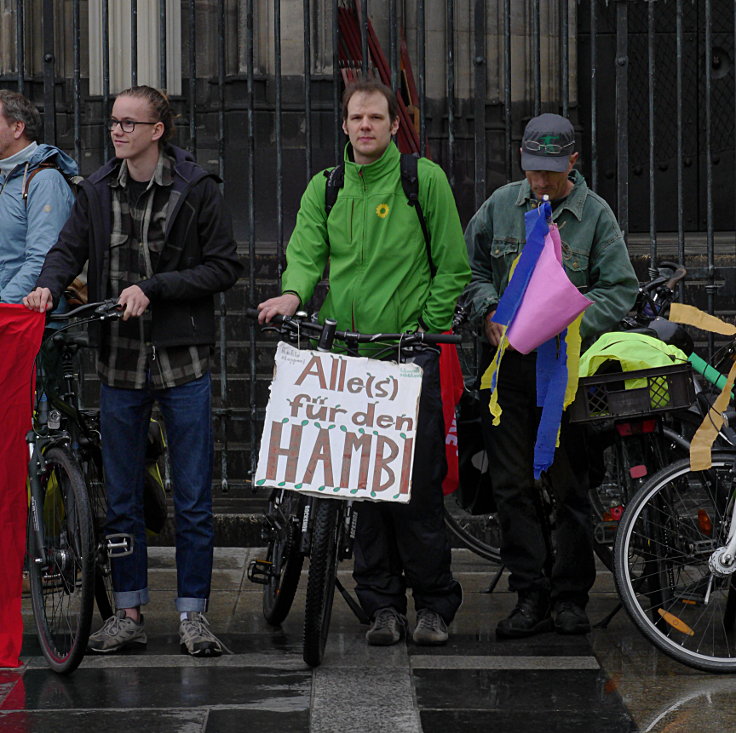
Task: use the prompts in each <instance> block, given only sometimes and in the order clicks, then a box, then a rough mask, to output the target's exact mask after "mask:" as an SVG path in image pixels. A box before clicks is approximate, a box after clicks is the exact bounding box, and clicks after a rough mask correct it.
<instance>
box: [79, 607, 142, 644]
mask: <svg viewBox="0 0 736 733" xmlns="http://www.w3.org/2000/svg"><path fill="white" fill-rule="evenodd" d="M147 643H148V639H147V637H146V630H145V629H144V627H143V616H142V615H141V620H140V621H138V622H137V623H136V622H135V621H133V619H132V618H130V617H129V616H126V615H125V611H122V610H117V611H115V614H114V615H113V616H110V618H109V619H107V620H106V621H105V623H104V624H102V628H101V629H99V630H98V631H95V633H94V634H90V636H89V641H88V642H87V649H88V650H89V651H91V652H96V653H97V654H110V653H113V652H121V651H123V650H125V649H135V648H141V647H145V646H146V644H147Z"/></svg>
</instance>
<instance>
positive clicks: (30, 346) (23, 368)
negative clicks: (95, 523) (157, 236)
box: [0, 304, 46, 667]
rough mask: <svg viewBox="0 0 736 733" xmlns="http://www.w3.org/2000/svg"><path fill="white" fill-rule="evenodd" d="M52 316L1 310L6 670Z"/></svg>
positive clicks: (1, 654)
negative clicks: (39, 379) (43, 352)
mask: <svg viewBox="0 0 736 733" xmlns="http://www.w3.org/2000/svg"><path fill="white" fill-rule="evenodd" d="M45 320H46V316H45V315H44V314H43V313H35V312H33V311H30V310H28V309H27V308H26V307H25V306H24V305H5V304H2V305H0V350H1V351H2V358H0V384H2V400H0V425H2V426H3V429H2V431H0V491H2V501H1V502H0V667H18V666H20V661H19V659H18V657H19V655H20V649H21V645H22V643H23V619H22V616H21V585H22V574H23V556H24V555H25V547H26V511H27V507H28V495H27V493H26V474H27V469H28V446H27V445H26V441H25V436H26V433H27V432H28V430H30V428H31V415H32V411H33V383H34V377H35V372H34V369H33V360H34V359H35V357H36V354H37V352H38V349H39V347H40V345H41V338H42V336H43V327H44V322H45Z"/></svg>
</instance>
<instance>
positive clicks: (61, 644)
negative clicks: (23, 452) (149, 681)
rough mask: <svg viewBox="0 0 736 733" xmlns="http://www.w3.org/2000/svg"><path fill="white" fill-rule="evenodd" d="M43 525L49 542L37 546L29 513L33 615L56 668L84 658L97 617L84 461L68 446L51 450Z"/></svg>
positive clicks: (43, 647) (73, 665)
mask: <svg viewBox="0 0 736 733" xmlns="http://www.w3.org/2000/svg"><path fill="white" fill-rule="evenodd" d="M45 461H46V467H45V470H44V473H43V475H42V477H41V480H42V482H43V492H44V493H43V506H42V518H41V519H42V523H43V527H44V546H43V547H40V548H38V547H36V546H35V545H36V533H35V532H34V531H33V525H32V517H30V516H29V531H28V558H29V563H28V566H29V576H30V585H31V602H32V605H33V616H34V619H35V623H36V629H37V631H38V638H39V641H40V643H41V650H42V651H43V654H44V656H45V657H46V659H47V660H48V663H49V665H50V666H51V668H52V669H53V670H54V671H55V672H60V673H69V672H72V671H74V670H75V669H76V668H77V667H78V666H79V663H80V662H81V661H82V657H83V656H84V652H85V650H86V647H87V640H88V638H89V631H90V624H91V621H92V594H93V583H94V552H93V547H94V544H93V529H92V517H91V514H90V507H89V500H88V497H87V491H86V489H85V485H84V480H83V478H82V473H81V470H80V468H79V465H78V464H77V463H76V461H75V460H74V458H73V457H72V456H71V455H70V454H69V453H68V452H67V451H66V450H64V449H62V448H58V447H53V448H49V449H48V451H47V452H46V454H45Z"/></svg>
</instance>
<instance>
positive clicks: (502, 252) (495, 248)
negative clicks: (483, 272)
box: [491, 237, 520, 259]
mask: <svg viewBox="0 0 736 733" xmlns="http://www.w3.org/2000/svg"><path fill="white" fill-rule="evenodd" d="M519 249H520V244H519V240H518V239H514V238H512V237H506V238H505V239H494V240H493V242H491V257H493V258H499V259H500V258H503V257H516V255H517V254H519Z"/></svg>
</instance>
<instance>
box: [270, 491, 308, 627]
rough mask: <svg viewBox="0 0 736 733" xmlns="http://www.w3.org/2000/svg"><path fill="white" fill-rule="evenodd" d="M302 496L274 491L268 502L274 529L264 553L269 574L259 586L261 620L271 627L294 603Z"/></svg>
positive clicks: (299, 567)
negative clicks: (261, 599) (261, 589)
mask: <svg viewBox="0 0 736 733" xmlns="http://www.w3.org/2000/svg"><path fill="white" fill-rule="evenodd" d="M301 507H302V497H301V496H300V495H299V494H297V493H295V492H294V491H285V490H283V489H276V490H275V491H274V492H273V493H272V494H271V498H270V499H269V502H268V515H269V516H270V517H272V519H273V522H274V528H273V531H272V535H271V538H270V541H269V543H268V547H267V551H266V561H267V562H268V563H270V567H271V571H270V573H269V577H268V582H267V583H266V584H265V585H264V586H263V617H264V618H265V619H266V621H267V622H268V623H269V624H270V625H271V626H280V625H281V624H282V622H283V621H284V619H285V618H286V617H287V616H288V615H289V611H290V610H291V605H292V603H293V602H294V595H295V594H296V589H297V586H298V585H299V577H300V575H301V572H302V565H303V564H304V555H302V553H301V552H300V551H299V537H300V531H299V523H298V521H295V518H297V520H298V518H299V517H300V516H301Z"/></svg>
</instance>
